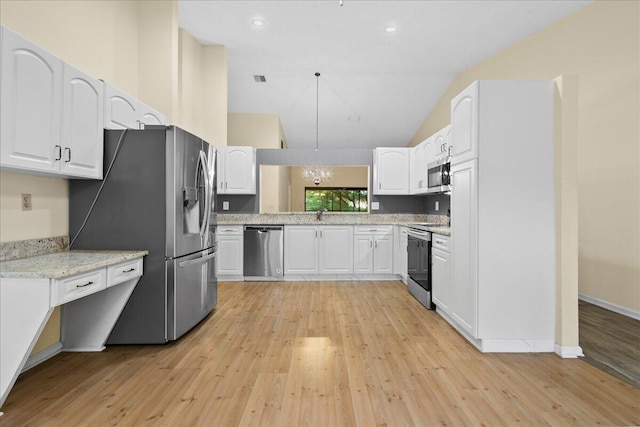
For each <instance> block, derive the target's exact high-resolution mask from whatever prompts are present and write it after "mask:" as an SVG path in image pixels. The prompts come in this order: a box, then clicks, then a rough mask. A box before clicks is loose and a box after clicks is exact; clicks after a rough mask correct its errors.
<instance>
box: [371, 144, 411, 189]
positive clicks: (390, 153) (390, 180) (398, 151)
mask: <svg viewBox="0 0 640 427" xmlns="http://www.w3.org/2000/svg"><path fill="white" fill-rule="evenodd" d="M409 150H410V149H409V148H406V147H402V148H400V147H398V148H376V149H374V150H373V194H380V195H385V194H388V195H392V194H409V163H410V162H409Z"/></svg>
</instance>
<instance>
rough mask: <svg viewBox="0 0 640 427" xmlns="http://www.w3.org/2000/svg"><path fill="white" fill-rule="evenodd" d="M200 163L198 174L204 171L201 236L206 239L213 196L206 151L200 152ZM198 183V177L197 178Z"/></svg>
mask: <svg viewBox="0 0 640 427" xmlns="http://www.w3.org/2000/svg"><path fill="white" fill-rule="evenodd" d="M198 163H200V165H199V166H200V167H202V169H200V168H197V169H196V173H198V172H199V171H202V176H203V177H204V186H205V191H204V206H205V210H204V218H202V225H201V226H200V236H202V237H203V238H204V235H205V233H206V232H207V231H208V227H209V214H210V213H211V194H210V190H209V164H208V163H207V156H206V155H205V154H204V151H202V150H200V157H199V159H198ZM196 181H197V177H196Z"/></svg>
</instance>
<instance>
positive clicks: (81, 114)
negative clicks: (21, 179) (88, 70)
mask: <svg viewBox="0 0 640 427" xmlns="http://www.w3.org/2000/svg"><path fill="white" fill-rule="evenodd" d="M1 80H2V82H1V85H0V86H1V91H2V101H1V103H2V113H1V115H2V130H1V133H0V138H1V141H2V144H0V146H1V149H0V163H1V165H2V168H3V169H6V170H11V171H21V172H31V173H36V174H46V175H55V176H65V177H71V178H98V179H100V178H102V156H103V154H102V149H103V126H102V125H103V84H102V82H100V81H99V80H96V79H94V78H93V77H91V76H89V75H87V74H85V73H83V72H81V71H80V70H78V69H76V68H74V67H72V66H71V65H69V64H66V63H64V62H63V61H62V60H61V59H60V58H57V57H56V56H54V55H52V54H51V53H49V52H47V51H46V50H44V49H42V48H41V47H39V46H37V45H35V44H33V43H31V42H30V41H28V40H26V39H24V38H23V37H21V36H20V35H18V34H16V33H14V32H13V31H11V30H9V29H7V28H6V27H2V77H1Z"/></svg>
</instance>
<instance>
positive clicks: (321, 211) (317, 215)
mask: <svg viewBox="0 0 640 427" xmlns="http://www.w3.org/2000/svg"><path fill="white" fill-rule="evenodd" d="M326 211H327V208H322V209H318V210H317V211H316V219H317V220H318V221H320V220H321V219H322V214H323V213H325V212H326Z"/></svg>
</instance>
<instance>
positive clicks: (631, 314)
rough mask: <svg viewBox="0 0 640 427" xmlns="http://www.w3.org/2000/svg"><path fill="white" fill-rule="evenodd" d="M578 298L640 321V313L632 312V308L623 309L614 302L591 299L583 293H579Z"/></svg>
mask: <svg viewBox="0 0 640 427" xmlns="http://www.w3.org/2000/svg"><path fill="white" fill-rule="evenodd" d="M578 298H579V299H581V300H582V301H586V302H588V303H591V304H593V305H597V306H598V307H602V308H606V309H607V310H610V311H613V312H615V313H618V314H622V315H623V316H627V317H631V318H632V319H636V320H640V311H636V310H632V309H630V308H627V307H623V306H621V305H618V304H614V303H612V302H608V301H604V300H601V299H599V298H594V297H590V296H589V295H585V294H583V293H579V294H578Z"/></svg>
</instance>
